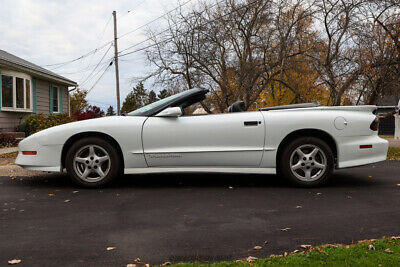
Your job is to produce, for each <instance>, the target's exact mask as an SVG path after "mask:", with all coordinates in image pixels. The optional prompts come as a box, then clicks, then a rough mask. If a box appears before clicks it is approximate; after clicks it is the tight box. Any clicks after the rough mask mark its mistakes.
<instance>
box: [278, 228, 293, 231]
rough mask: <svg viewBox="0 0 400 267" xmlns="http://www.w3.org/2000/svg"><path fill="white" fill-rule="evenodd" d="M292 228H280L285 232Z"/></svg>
mask: <svg viewBox="0 0 400 267" xmlns="http://www.w3.org/2000/svg"><path fill="white" fill-rule="evenodd" d="M290 229H292V228H290V227H286V228H282V229H280V230H281V231H283V232H287V231H289V230H290Z"/></svg>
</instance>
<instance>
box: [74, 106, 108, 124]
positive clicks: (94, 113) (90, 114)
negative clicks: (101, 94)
mask: <svg viewBox="0 0 400 267" xmlns="http://www.w3.org/2000/svg"><path fill="white" fill-rule="evenodd" d="M73 116H74V117H75V118H76V120H78V121H82V120H88V119H95V118H100V117H104V111H102V110H101V109H100V108H99V107H96V106H90V107H88V108H87V109H86V110H85V111H84V112H80V113H79V112H78V113H75V114H73Z"/></svg>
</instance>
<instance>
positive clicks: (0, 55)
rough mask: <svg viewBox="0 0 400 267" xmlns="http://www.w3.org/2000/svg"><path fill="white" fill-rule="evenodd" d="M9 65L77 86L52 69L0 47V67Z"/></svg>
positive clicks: (35, 74)
mask: <svg viewBox="0 0 400 267" xmlns="http://www.w3.org/2000/svg"><path fill="white" fill-rule="evenodd" d="M1 66H4V67H9V68H12V69H15V70H18V71H22V72H26V73H29V74H31V75H32V76H34V77H39V78H42V79H46V80H50V81H52V82H57V83H60V84H63V85H67V86H77V85H78V84H77V83H76V82H74V81H72V80H70V79H67V78H65V77H63V76H61V75H58V74H56V73H54V72H52V71H49V70H47V69H45V68H42V67H40V66H38V65H35V64H33V63H31V62H29V61H26V60H24V59H22V58H20V57H17V56H14V55H12V54H10V53H8V52H6V51H4V50H1V49H0V67H1Z"/></svg>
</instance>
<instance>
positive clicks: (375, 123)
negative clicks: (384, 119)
mask: <svg viewBox="0 0 400 267" xmlns="http://www.w3.org/2000/svg"><path fill="white" fill-rule="evenodd" d="M369 128H370V129H371V130H372V131H378V129H379V119H378V117H376V118H375V120H374V121H373V122H372V123H371V125H370V126H369Z"/></svg>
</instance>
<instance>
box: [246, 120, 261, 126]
mask: <svg viewBox="0 0 400 267" xmlns="http://www.w3.org/2000/svg"><path fill="white" fill-rule="evenodd" d="M258 124H261V121H245V122H244V126H258Z"/></svg>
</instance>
